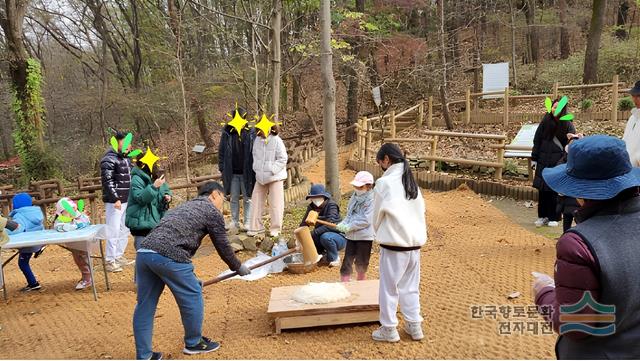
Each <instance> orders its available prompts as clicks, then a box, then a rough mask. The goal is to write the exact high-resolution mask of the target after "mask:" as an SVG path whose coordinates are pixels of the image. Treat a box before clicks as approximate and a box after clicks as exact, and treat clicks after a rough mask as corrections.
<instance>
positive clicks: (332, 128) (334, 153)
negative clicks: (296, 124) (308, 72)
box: [320, 0, 340, 200]
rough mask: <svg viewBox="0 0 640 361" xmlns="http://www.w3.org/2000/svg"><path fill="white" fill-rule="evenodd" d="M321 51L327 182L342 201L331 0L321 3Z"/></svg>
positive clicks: (331, 190) (335, 195) (334, 194)
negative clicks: (332, 49)
mask: <svg viewBox="0 0 640 361" xmlns="http://www.w3.org/2000/svg"><path fill="white" fill-rule="evenodd" d="M320 33H321V49H322V55H321V56H320V70H321V73H322V83H323V96H322V98H323V109H322V121H323V128H324V137H323V138H324V151H325V161H324V164H325V168H324V173H325V181H326V183H327V189H328V191H329V193H331V195H332V196H333V198H334V199H336V200H339V199H340V177H339V174H338V141H337V139H336V81H335V79H334V78H333V54H332V52H331V0H322V1H321V3H320Z"/></svg>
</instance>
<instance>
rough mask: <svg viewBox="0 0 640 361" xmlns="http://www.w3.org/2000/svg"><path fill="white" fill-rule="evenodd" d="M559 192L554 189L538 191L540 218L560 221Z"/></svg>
mask: <svg viewBox="0 0 640 361" xmlns="http://www.w3.org/2000/svg"><path fill="white" fill-rule="evenodd" d="M557 207H558V193H556V192H554V191H539V192H538V218H549V221H555V222H558V221H559V220H560V212H558V209H557Z"/></svg>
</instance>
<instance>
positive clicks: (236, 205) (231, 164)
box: [218, 107, 256, 230]
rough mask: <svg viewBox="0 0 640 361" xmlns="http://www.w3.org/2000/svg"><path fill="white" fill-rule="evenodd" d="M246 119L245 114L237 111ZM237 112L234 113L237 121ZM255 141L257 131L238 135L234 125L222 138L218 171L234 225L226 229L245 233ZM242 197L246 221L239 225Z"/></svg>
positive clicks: (245, 128) (223, 133)
mask: <svg viewBox="0 0 640 361" xmlns="http://www.w3.org/2000/svg"><path fill="white" fill-rule="evenodd" d="M237 111H238V112H239V113H240V115H241V116H242V117H243V118H244V117H246V115H247V112H246V110H244V109H243V108H240V107H239V108H237ZM235 115H236V109H234V110H233V111H232V112H231V117H232V118H233V117H235ZM255 139H256V133H255V130H253V129H250V128H249V127H247V126H245V127H244V128H242V130H241V134H240V135H238V131H237V129H236V128H234V127H233V126H231V125H228V124H227V125H226V126H225V127H224V129H222V133H221V134H220V145H219V146H218V170H219V171H220V174H222V184H223V185H224V194H225V196H227V197H229V198H230V203H231V223H230V224H227V226H226V227H227V229H229V228H236V229H240V230H246V229H247V225H248V223H249V219H250V218H249V216H250V212H251V193H252V192H253V186H254V184H255V182H256V173H255V172H254V171H253V156H252V150H253V142H254V141H255ZM240 193H242V198H243V201H244V202H243V203H244V217H243V218H244V220H243V223H240Z"/></svg>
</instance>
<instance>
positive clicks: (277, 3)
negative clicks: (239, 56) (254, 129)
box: [271, 0, 282, 121]
mask: <svg viewBox="0 0 640 361" xmlns="http://www.w3.org/2000/svg"><path fill="white" fill-rule="evenodd" d="M281 30H282V0H273V19H272V21H271V34H272V35H271V36H272V39H271V46H272V48H271V63H272V64H273V65H272V66H273V74H272V77H273V78H272V80H271V107H272V110H273V114H275V119H276V120H277V121H278V120H280V73H281V69H282V63H281V62H280V59H281V58H282V53H281V51H280V32H281Z"/></svg>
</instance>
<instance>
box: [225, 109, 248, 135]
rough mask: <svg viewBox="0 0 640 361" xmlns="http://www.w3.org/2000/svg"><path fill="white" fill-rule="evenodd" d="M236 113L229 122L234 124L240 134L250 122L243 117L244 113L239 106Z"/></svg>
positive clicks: (231, 124)
mask: <svg viewBox="0 0 640 361" xmlns="http://www.w3.org/2000/svg"><path fill="white" fill-rule="evenodd" d="M235 113H236V115H234V116H233V119H231V121H230V122H229V123H227V124H228V125H230V126H232V127H233V128H234V129H235V130H236V131H237V132H238V135H240V133H241V132H242V128H244V127H245V126H246V125H247V123H248V122H247V120H246V119H244V118H243V117H242V115H240V112H239V111H238V109H237V108H236V111H235Z"/></svg>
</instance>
